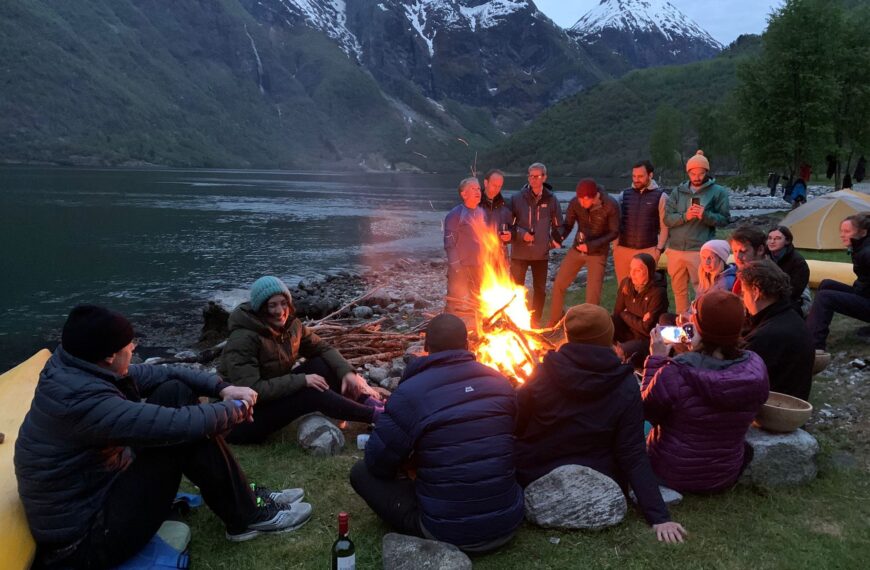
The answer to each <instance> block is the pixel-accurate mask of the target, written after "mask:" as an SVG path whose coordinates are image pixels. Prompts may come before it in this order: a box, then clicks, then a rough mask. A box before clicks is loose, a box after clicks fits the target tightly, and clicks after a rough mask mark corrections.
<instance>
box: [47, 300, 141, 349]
mask: <svg viewBox="0 0 870 570" xmlns="http://www.w3.org/2000/svg"><path fill="white" fill-rule="evenodd" d="M132 340H133V325H131V324H130V321H128V320H127V318H126V317H124V315H122V314H120V313H116V312H115V311H110V310H109V309H107V308H105V307H100V306H98V305H78V306H76V307H74V308H73V310H72V311H70V313H69V316H68V317H67V318H66V322H65V323H64V325H63V332H62V333H61V338H60V342H61V346H63V349H64V350H65V351H66V352H67V353H68V354H71V355H72V356H75V357H76V358H80V359H82V360H84V361H86V362H99V361H100V360H103V359H104V358H107V357H109V356H112V355H113V354H115V353H116V352H118V351H119V350H121V349H122V348H124V347H125V346H127V345H128V344H130V342H132Z"/></svg>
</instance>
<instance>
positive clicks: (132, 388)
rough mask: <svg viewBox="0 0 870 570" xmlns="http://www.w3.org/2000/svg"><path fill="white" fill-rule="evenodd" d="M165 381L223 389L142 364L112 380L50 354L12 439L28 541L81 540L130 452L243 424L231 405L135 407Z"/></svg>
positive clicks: (206, 377)
mask: <svg viewBox="0 0 870 570" xmlns="http://www.w3.org/2000/svg"><path fill="white" fill-rule="evenodd" d="M168 380H179V381H181V382H184V383H185V384H187V385H188V386H190V387H191V389H192V390H193V392H194V393H196V394H199V395H204V396H217V395H218V392H219V391H220V389H221V388H222V386H226V384H225V383H222V382H220V380H219V378H218V377H217V376H215V375H213V374H205V373H203V372H197V371H194V370H191V369H188V368H181V367H169V366H151V365H147V364H137V365H132V366H130V371H129V375H128V376H126V377H124V378H120V377H118V376H117V375H115V374H113V373H112V372H110V371H108V370H106V369H104V368H100V367H99V366H96V365H95V364H91V363H89V362H85V361H84V360H80V359H78V358H76V357H74V356H72V355H70V354H67V353H66V352H65V351H64V350H63V347H62V346H61V347H58V348H57V350H56V351H55V353H54V355H52V357H51V358H50V359H49V361H48V362H47V363H46V365H45V368H43V370H42V373H41V374H40V375H39V381H38V383H37V385H36V392H35V393H34V396H33V401H32V402H31V404H30V411H29V412H27V415H26V416H25V417H24V422H23V423H22V424H21V429H20V431H19V432H18V440H17V441H16V442H15V476H16V477H17V479H18V493H19V494H20V495H21V501H22V502H23V503H24V512H25V513H26V514H27V522H28V523H29V524H30V530H31V532H32V533H33V537H34V538H35V539H36V542H37V543H43V544H51V545H54V546H63V545H68V544H72V543H74V542H75V541H77V540H79V539H80V538H82V537H83V536H84V535H85V534H87V531H88V528H89V526H90V524H91V522H92V521H93V519H94V516H95V515H96V514H97V512H98V511H99V510H100V509H101V508H102V506H103V502H104V501H105V496H106V493H107V492H108V491H109V487H110V486H111V485H112V482H113V481H114V480H115V478H116V477H117V476H118V475H119V474H120V473H121V472H123V471H124V470H125V469H127V468H128V467H129V466H130V464H131V463H132V462H133V459H134V458H135V452H134V449H133V448H136V447H145V446H158V445H173V444H179V443H184V442H189V441H196V440H198V439H202V438H205V437H208V436H212V435H215V434H220V433H223V432H226V431H228V430H229V429H230V428H231V427H232V426H233V425H235V424H236V423H237V422H238V421H241V420H242V419H243V418H242V415H241V414H240V413H239V412H238V411H237V410H236V409H235V407H234V406H233V403H232V402H219V403H216V404H203V405H199V406H186V407H183V408H166V407H162V406H157V405H153V404H146V403H142V402H141V401H140V399H141V398H142V397H146V396H148V395H149V394H150V393H151V392H152V391H153V390H154V389H155V388H156V387H157V386H159V385H160V384H162V383H163V382H166V381H168Z"/></svg>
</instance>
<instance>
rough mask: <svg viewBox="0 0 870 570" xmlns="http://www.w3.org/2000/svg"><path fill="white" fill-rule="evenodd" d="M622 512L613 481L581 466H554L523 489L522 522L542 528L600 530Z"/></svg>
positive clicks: (620, 495)
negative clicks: (523, 517) (524, 514)
mask: <svg viewBox="0 0 870 570" xmlns="http://www.w3.org/2000/svg"><path fill="white" fill-rule="evenodd" d="M626 510H627V506H626V503H625V495H623V493H622V489H620V488H619V485H617V484H616V481H614V480H613V479H611V478H610V477H608V476H606V475H603V474H601V473H599V472H598V471H595V470H594V469H590V468H589V467H584V466H582V465H563V466H562V467H557V468H556V469H554V470H552V471H551V472H550V473H548V474H546V475H544V476H543V477H541V478H540V479H537V480H535V481H533V482H532V483H531V484H529V486H528V487H526V519H527V520H528V521H529V522H531V523H534V524H536V525H538V526H542V527H545V528H564V529H588V530H597V529H602V528H605V527H608V526H613V525H616V524H619V523H620V522H622V519H623V518H625V512H626Z"/></svg>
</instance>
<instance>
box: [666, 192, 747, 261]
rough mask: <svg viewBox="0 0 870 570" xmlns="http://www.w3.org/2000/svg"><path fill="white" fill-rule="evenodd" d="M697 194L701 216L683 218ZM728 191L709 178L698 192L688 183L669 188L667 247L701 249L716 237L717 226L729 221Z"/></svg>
mask: <svg viewBox="0 0 870 570" xmlns="http://www.w3.org/2000/svg"><path fill="white" fill-rule="evenodd" d="M693 197H698V198H699V199H700V201H701V206H704V216H703V219H701V220H699V219H697V218H692V219H691V220H686V212H687V211H688V210H689V207H690V206H691V205H692V198H693ZM730 216H731V213H730V209H729V200H728V190H727V189H726V188H725V187H724V186H719V185H718V184H716V181H715V180H713V179H712V178H710V179H708V180H707V181H706V182H704V184H702V185H701V188H700V189H699V190H698V191H697V192H693V191H692V189H691V188H690V187H689V183H688V182H684V183H682V184H680V185H679V186H677V187H676V188H674V189H673V191H671V194H670V196H668V201H667V203H666V204H665V225H666V226H668V228H670V230H669V233H668V247H670V248H672V249H675V250H677V251H700V250H701V246H702V245H704V244H705V243H706V242H708V241H710V240H711V239H714V238H715V237H716V227H717V226H719V227H723V226H725V225H726V224H727V223H728V221H729V220H730Z"/></svg>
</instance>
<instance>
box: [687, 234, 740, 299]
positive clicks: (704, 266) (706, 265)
mask: <svg viewBox="0 0 870 570" xmlns="http://www.w3.org/2000/svg"><path fill="white" fill-rule="evenodd" d="M730 255H731V246H729V245H728V242H727V241H725V240H722V239H711V240H710V241H708V242H706V243H705V244H704V245H702V246H701V266H700V267H699V268H698V290H697V296H698V297H700V296H701V295H703V294H704V293H707V292H708V291H712V290H714V289H722V290H723V291H730V290H731V289H732V288H733V287H734V282H735V281H737V266H736V265H734V264H733V263H728V257H729V256H730Z"/></svg>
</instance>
